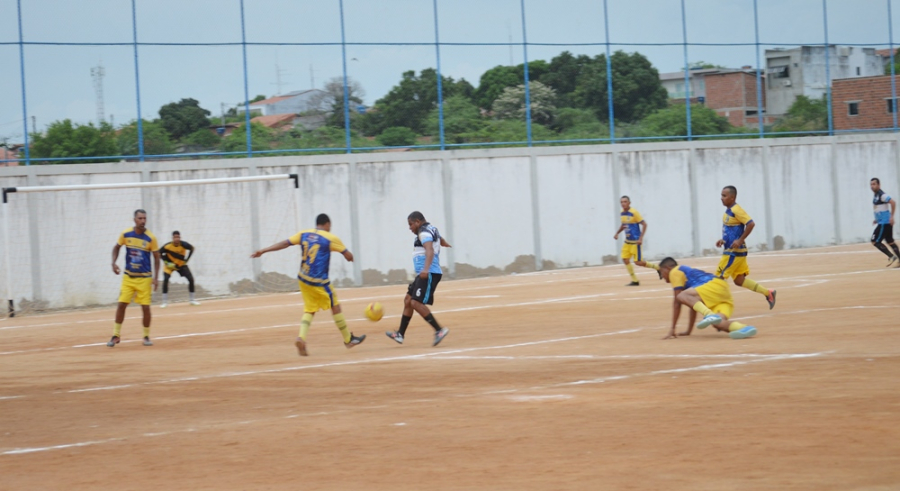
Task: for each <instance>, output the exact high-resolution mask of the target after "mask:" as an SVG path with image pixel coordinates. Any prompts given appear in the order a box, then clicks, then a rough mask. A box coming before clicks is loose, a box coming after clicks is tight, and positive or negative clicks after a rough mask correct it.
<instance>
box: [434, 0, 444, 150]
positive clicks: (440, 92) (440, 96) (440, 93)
mask: <svg viewBox="0 0 900 491" xmlns="http://www.w3.org/2000/svg"><path fill="white" fill-rule="evenodd" d="M432 3H433V5H434V52H435V54H436V56H437V102H438V132H439V133H440V135H441V150H444V143H445V142H444V89H443V81H442V80H441V79H442V78H443V77H442V76H441V36H440V30H439V29H438V6H437V0H433V2H432Z"/></svg>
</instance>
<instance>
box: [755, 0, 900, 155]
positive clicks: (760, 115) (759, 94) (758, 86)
mask: <svg viewBox="0 0 900 491" xmlns="http://www.w3.org/2000/svg"><path fill="white" fill-rule="evenodd" d="M888 1H890V0H888ZM756 2H757V0H753V31H754V33H755V35H756V118H757V119H758V120H759V137H760V138H763V137H764V136H765V129H764V128H763V105H762V67H761V66H760V60H759V8H758V6H757V4H756Z"/></svg>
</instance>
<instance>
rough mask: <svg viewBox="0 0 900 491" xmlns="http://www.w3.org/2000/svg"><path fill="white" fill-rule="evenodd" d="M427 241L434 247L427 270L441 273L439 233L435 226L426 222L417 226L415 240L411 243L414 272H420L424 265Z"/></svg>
mask: <svg viewBox="0 0 900 491" xmlns="http://www.w3.org/2000/svg"><path fill="white" fill-rule="evenodd" d="M428 242H431V243H432V247H434V259H433V260H432V261H431V268H429V269H428V272H429V273H434V274H443V271H441V233H440V232H438V229H437V227H435V226H434V225H432V224H430V223H427V222H426V223H425V224H424V225H422V226H421V227H420V228H419V233H418V234H417V235H416V241H415V242H414V243H413V267H414V268H415V270H416V274H419V273H421V272H422V268H424V267H425V244H426V243H428Z"/></svg>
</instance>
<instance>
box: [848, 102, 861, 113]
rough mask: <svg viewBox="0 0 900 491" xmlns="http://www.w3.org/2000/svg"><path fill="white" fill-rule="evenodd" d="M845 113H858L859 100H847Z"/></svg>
mask: <svg viewBox="0 0 900 491" xmlns="http://www.w3.org/2000/svg"><path fill="white" fill-rule="evenodd" d="M847 114H848V115H850V116H857V115H859V102H848V103H847Z"/></svg>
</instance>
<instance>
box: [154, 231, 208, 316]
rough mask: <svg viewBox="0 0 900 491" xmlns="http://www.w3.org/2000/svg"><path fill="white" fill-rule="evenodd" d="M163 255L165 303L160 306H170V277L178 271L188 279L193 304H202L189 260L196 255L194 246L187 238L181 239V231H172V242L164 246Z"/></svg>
mask: <svg viewBox="0 0 900 491" xmlns="http://www.w3.org/2000/svg"><path fill="white" fill-rule="evenodd" d="M159 255H160V257H162V260H163V264H165V268H164V269H163V292H162V293H163V303H162V305H160V306H159V308H161V309H164V308H166V307H168V306H169V278H171V277H172V274H173V273H175V272H176V271H177V272H178V274H180V275H181V277H182V278H184V279H186V280H188V293H190V295H191V305H200V302H198V301H197V299H196V298H195V297H194V275H193V274H192V273H191V268H189V267H188V265H187V262H188V260H190V259H191V258H192V257H194V246H192V245H191V244H189V243H188V242H187V241H185V240H181V232H179V231H177V230H176V231H174V232H172V242H167V243H166V245H164V246H162V248H161V249H160V252H159Z"/></svg>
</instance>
